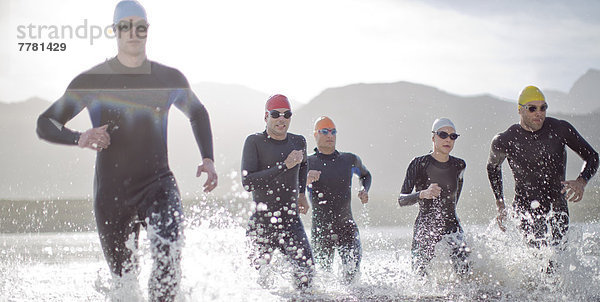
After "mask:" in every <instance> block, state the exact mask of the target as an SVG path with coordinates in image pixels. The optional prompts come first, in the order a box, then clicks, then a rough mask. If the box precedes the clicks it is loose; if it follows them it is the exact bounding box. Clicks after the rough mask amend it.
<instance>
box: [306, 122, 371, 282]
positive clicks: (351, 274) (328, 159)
mask: <svg viewBox="0 0 600 302" xmlns="http://www.w3.org/2000/svg"><path fill="white" fill-rule="evenodd" d="M314 135H315V141H316V143H317V147H316V148H315V153H314V154H312V155H310V156H309V157H308V169H309V171H308V177H307V183H308V192H309V197H310V200H311V203H312V205H313V215H312V221H313V223H312V232H311V234H312V236H311V237H312V242H311V243H312V246H313V248H314V253H315V260H316V262H317V263H318V264H319V266H321V267H322V268H324V269H326V270H327V271H330V270H331V267H332V265H333V255H334V253H335V250H337V251H338V254H339V255H340V258H341V260H342V264H343V267H344V268H343V281H344V282H346V283H351V282H353V281H354V280H356V279H357V278H358V274H359V272H360V261H361V257H362V249H361V244H360V236H359V233H358V227H357V226H356V222H354V218H353V217H352V208H351V203H350V201H351V199H352V198H351V197H352V196H351V195H352V175H353V174H356V175H357V176H358V177H359V178H360V182H361V185H362V189H361V190H360V191H359V192H358V198H360V200H361V202H362V203H363V204H364V203H367V202H368V201H369V193H368V192H369V188H370V187H371V173H370V172H369V170H367V167H365V166H364V165H363V164H362V161H361V160H360V158H359V157H358V156H356V155H354V154H352V153H348V152H339V151H337V150H336V149H335V143H336V135H337V129H336V127H335V124H334V123H333V120H331V119H330V118H329V117H326V116H322V117H320V118H318V119H317V121H316V122H315V132H314Z"/></svg>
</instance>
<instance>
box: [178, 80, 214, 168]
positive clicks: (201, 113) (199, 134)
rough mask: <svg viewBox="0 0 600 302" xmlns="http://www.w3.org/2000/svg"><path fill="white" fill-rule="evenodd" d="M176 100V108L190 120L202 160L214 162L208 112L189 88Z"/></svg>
mask: <svg viewBox="0 0 600 302" xmlns="http://www.w3.org/2000/svg"><path fill="white" fill-rule="evenodd" d="M176 98H177V99H176V100H175V102H174V104H175V107H177V108H178V109H179V110H181V111H182V112H183V113H184V114H185V116H187V118H188V119H189V120H190V124H191V125H192V132H194V137H195V138H196V143H197V144H198V148H199V149H200V154H202V158H209V159H212V160H213V161H214V160H215V157H214V153H213V152H214V151H213V140H212V130H211V128H210V118H209V116H208V111H207V110H206V108H205V107H204V105H202V103H200V100H198V97H196V94H194V92H193V91H192V90H191V89H189V88H186V89H183V90H182V92H181V93H179V94H177V96H176Z"/></svg>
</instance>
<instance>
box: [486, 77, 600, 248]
mask: <svg viewBox="0 0 600 302" xmlns="http://www.w3.org/2000/svg"><path fill="white" fill-rule="evenodd" d="M546 109H548V104H547V103H546V98H545V97H544V94H543V93H542V92H541V91H540V89H538V88H537V87H535V86H527V87H525V89H523V91H522V92H521V95H520V96H519V106H518V112H519V115H520V117H521V119H520V122H519V123H518V124H514V125H512V126H510V127H509V128H508V129H507V130H506V131H505V132H502V133H500V134H498V135H496V137H494V139H493V140H492V146H491V151H490V157H489V160H488V165H487V171H488V178H489V180H490V184H491V186H492V189H493V191H494V195H495V197H496V206H497V207H498V217H497V221H498V225H499V227H500V229H501V230H502V231H504V230H505V227H504V225H503V221H504V219H505V218H506V209H505V204H504V196H503V188H502V168H501V167H502V163H503V162H504V160H505V159H508V163H509V165H510V167H511V169H512V172H513V176H514V179H515V199H514V203H513V206H514V210H515V213H516V215H517V216H518V218H519V219H520V225H519V227H520V228H521V230H522V231H523V233H524V235H525V238H526V240H527V242H528V244H529V245H531V246H535V247H541V246H547V245H553V246H556V245H558V244H559V243H560V242H561V241H562V239H563V236H564V235H565V233H566V231H567V229H568V226H569V211H568V206H567V200H568V201H571V202H578V201H580V200H581V199H582V197H583V192H584V189H585V185H586V184H587V182H588V181H589V180H590V178H592V176H593V175H594V174H595V173H596V171H597V169H598V153H597V152H596V151H595V150H594V149H593V148H592V147H591V146H590V144H588V142H586V141H585V139H584V138H583V137H582V136H581V135H580V134H579V133H578V132H577V130H575V128H574V127H573V126H572V125H571V124H570V123H568V122H567V121H563V120H558V119H555V118H552V117H546ZM565 145H566V146H568V147H569V148H571V149H572V150H573V151H575V153H577V154H578V155H579V156H580V157H581V159H583V160H584V161H585V164H584V166H583V169H582V171H581V173H580V174H579V176H578V177H577V179H575V180H565V179H566V162H567V157H566V156H567V153H566V150H565Z"/></svg>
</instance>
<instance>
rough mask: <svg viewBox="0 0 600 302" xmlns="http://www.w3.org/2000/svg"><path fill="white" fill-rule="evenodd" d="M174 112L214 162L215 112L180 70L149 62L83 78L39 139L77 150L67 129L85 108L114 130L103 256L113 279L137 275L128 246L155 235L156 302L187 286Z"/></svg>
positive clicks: (102, 180) (45, 117)
mask: <svg viewBox="0 0 600 302" xmlns="http://www.w3.org/2000/svg"><path fill="white" fill-rule="evenodd" d="M171 105H175V106H176V107H177V108H179V109H180V110H181V111H183V112H184V113H185V114H186V115H187V116H188V118H189V119H190V122H191V124H192V128H193V132H194V134H195V136H196V140H197V143H198V146H199V148H200V151H201V153H202V157H203V158H211V159H212V158H213V146H212V135H211V129H210V122H209V117H208V112H207V111H206V109H205V108H204V106H203V105H202V104H201V103H200V101H199V100H198V98H197V97H196V96H195V95H194V93H193V92H192V91H191V90H190V87H189V84H188V82H187V80H186V79H185V77H184V76H183V74H181V73H180V72H179V71H178V70H176V69H173V68H170V67H167V66H164V65H161V64H158V63H156V62H152V61H148V60H146V61H145V62H144V63H143V65H142V66H140V67H138V68H129V67H126V66H124V65H122V64H121V63H120V62H119V61H118V60H117V59H116V58H113V59H111V60H108V61H106V62H104V63H102V64H99V65H97V66H96V67H94V68H92V69H91V70H88V71H86V72H84V73H82V74H80V75H79V76H77V77H76V78H75V79H74V80H73V81H72V82H71V84H70V85H69V87H68V88H67V90H66V92H65V94H64V95H63V96H62V97H61V98H60V99H59V100H58V101H56V102H55V103H54V104H52V106H51V107H50V108H49V109H48V110H46V111H45V112H44V113H42V114H41V115H40V117H39V119H38V126H37V133H38V135H39V136H40V138H42V139H45V140H48V141H50V142H54V143H60V144H66V145H77V143H78V140H79V137H80V135H81V133H79V132H76V131H72V130H70V129H68V128H66V127H65V126H64V125H65V124H66V123H67V122H68V121H69V120H71V119H72V118H73V117H75V116H76V115H77V114H78V113H79V112H81V111H82V110H83V109H84V108H87V109H88V112H89V114H90V118H91V122H92V125H93V127H100V126H103V125H108V129H107V131H108V133H109V135H110V140H111V144H110V146H109V147H108V148H107V149H104V150H102V151H100V152H98V153H97V157H96V171H95V179H94V210H95V211H94V212H95V216H96V223H97V227H98V232H99V235H100V242H101V244H102V249H103V251H104V256H105V257H106V260H107V262H108V264H109V267H110V269H111V271H112V273H113V274H115V275H118V276H121V275H122V274H123V273H126V272H129V271H131V270H132V269H134V270H137V261H136V259H134V257H135V255H134V253H132V251H131V250H130V249H129V248H128V247H127V246H126V241H127V240H128V238H129V237H130V236H131V235H132V234H134V236H135V245H136V246H137V238H138V234H139V229H140V224H142V225H144V226H147V227H148V231H149V232H148V237H149V238H150V240H151V245H152V247H151V249H152V254H153V258H154V261H155V268H156V269H155V270H154V271H153V273H152V279H151V281H150V297H151V299H158V300H168V299H172V297H173V295H174V294H175V288H176V287H177V284H178V282H179V280H180V278H181V276H180V270H181V269H180V264H179V263H180V256H179V253H180V251H179V249H177V248H174V247H175V246H177V245H180V244H181V242H180V239H182V231H183V225H182V221H183V210H182V205H181V197H180V194H179V190H178V188H177V184H176V182H175V178H174V177H173V174H172V172H171V170H170V169H169V165H168V161H167V117H168V112H169V109H170V108H171Z"/></svg>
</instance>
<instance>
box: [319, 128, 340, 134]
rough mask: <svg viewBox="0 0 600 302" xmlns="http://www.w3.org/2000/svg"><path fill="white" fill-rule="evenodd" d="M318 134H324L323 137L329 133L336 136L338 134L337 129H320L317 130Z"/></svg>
mask: <svg viewBox="0 0 600 302" xmlns="http://www.w3.org/2000/svg"><path fill="white" fill-rule="evenodd" d="M317 132H319V133H321V134H323V135H327V134H329V133H331V135H336V134H337V129H335V128H333V129H327V128H323V129H319V130H317Z"/></svg>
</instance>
